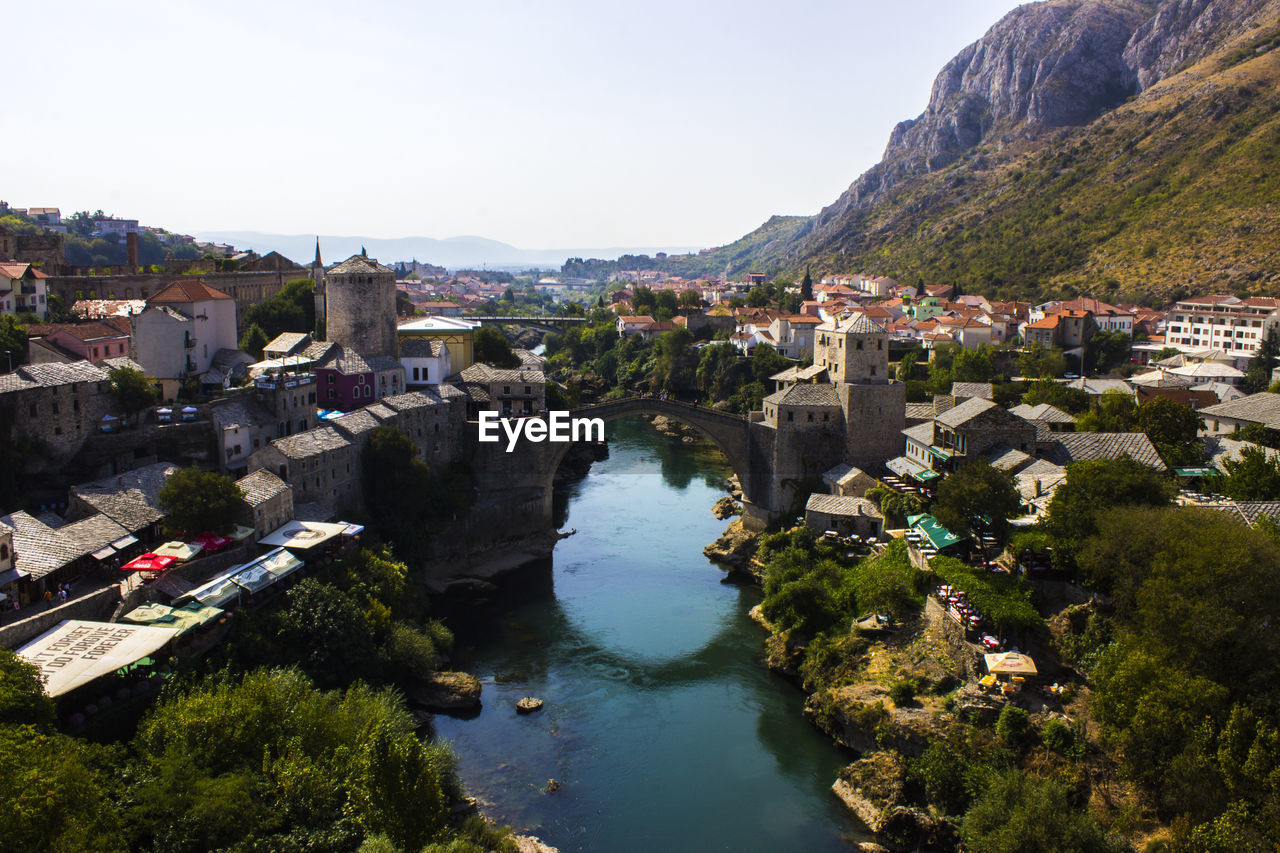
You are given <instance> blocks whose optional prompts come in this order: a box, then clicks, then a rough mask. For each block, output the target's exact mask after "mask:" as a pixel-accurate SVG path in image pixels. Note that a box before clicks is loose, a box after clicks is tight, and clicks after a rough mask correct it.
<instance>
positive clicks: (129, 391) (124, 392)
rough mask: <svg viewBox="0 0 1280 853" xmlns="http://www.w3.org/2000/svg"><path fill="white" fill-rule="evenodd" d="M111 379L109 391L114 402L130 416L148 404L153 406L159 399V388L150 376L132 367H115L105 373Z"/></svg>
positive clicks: (135, 414) (133, 415)
mask: <svg viewBox="0 0 1280 853" xmlns="http://www.w3.org/2000/svg"><path fill="white" fill-rule="evenodd" d="M107 376H108V378H109V379H110V380H111V391H112V393H114V394H115V397H116V402H117V403H119V404H120V408H121V409H122V410H123V411H124V413H125V414H127V415H129V416H130V417H135V416H137V414H138V413H139V412H141V411H143V410H144V409H146V408H147V407H148V406H154V405H155V404H156V403H157V402H159V400H160V390H159V389H158V388H156V386H155V383H153V382H152V381H151V377H150V376H148V375H147V374H145V373H143V372H142V371H141V370H137V369H136V368H132V367H115V368H112V369H111V370H110V371H108V373H107Z"/></svg>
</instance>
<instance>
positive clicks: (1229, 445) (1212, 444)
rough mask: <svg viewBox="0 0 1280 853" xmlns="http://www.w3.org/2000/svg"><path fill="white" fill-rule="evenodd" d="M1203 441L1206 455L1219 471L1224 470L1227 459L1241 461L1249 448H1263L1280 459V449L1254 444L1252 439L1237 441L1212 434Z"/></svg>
mask: <svg viewBox="0 0 1280 853" xmlns="http://www.w3.org/2000/svg"><path fill="white" fill-rule="evenodd" d="M1203 442H1204V450H1205V455H1207V456H1208V457H1209V462H1210V464H1212V465H1213V467H1215V468H1217V469H1218V470H1219V471H1221V470H1223V468H1222V463H1223V462H1225V461H1226V460H1228V459H1230V460H1231V461H1233V462H1239V461H1240V460H1241V459H1243V458H1244V451H1245V450H1246V449H1249V448H1252V449H1255V450H1261V451H1262V452H1263V454H1264V455H1266V457H1267V458H1268V459H1271V460H1272V461H1280V450H1275V449H1273V448H1270V447H1263V446H1262V445H1261V444H1254V443H1253V442H1252V441H1236V440H1235V439H1234V438H1226V437H1224V436H1211V437H1208V438H1205V439H1203Z"/></svg>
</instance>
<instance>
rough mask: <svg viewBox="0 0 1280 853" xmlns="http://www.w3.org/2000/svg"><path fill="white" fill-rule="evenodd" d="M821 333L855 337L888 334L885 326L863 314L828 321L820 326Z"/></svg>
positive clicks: (858, 313)
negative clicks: (850, 334) (836, 333)
mask: <svg viewBox="0 0 1280 853" xmlns="http://www.w3.org/2000/svg"><path fill="white" fill-rule="evenodd" d="M818 331H820V332H839V333H841V334H844V333H852V334H855V335H883V334H886V333H887V330H886V329H885V327H884V326H882V325H880V324H879V323H877V322H876V321H875V320H872V319H871V318H870V317H868V316H867V315H866V314H863V313H862V312H856V313H853V314H850V315H849V316H848V317H845V318H844V319H842V320H834V319H832V320H827V321H826V322H824V323H822V324H821V325H819V326H818Z"/></svg>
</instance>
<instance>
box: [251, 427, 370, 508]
mask: <svg viewBox="0 0 1280 853" xmlns="http://www.w3.org/2000/svg"><path fill="white" fill-rule="evenodd" d="M263 468H265V469H266V470H268V471H270V472H271V473H273V474H275V475H276V476H277V477H279V478H280V479H281V480H284V481H285V482H287V483H289V484H290V485H291V486H293V500H294V503H295V504H298V503H308V502H314V503H319V504H322V505H323V506H325V507H327V508H328V509H330V510H334V511H341V510H345V509H354V508H357V507H359V506H360V504H361V499H360V498H361V496H360V450H359V448H358V447H357V446H356V445H355V444H354V443H353V442H352V441H351V440H350V439H348V438H347V437H346V436H345V435H343V434H342V433H341V432H339V431H338V430H337V429H335V428H334V427H332V426H329V425H325V426H322V427H318V428H316V429H313V430H310V431H308V432H303V433H298V434H296V435H290V436H286V437H284V438H277V439H275V440H274V441H272V442H271V443H270V444H268V445H267V446H266V447H263V448H261V449H259V450H257V451H255V452H254V453H253V454H252V455H251V456H250V457H249V470H250V472H251V473H252V472H253V471H257V470H260V469H263Z"/></svg>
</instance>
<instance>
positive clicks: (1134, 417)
mask: <svg viewBox="0 0 1280 853" xmlns="http://www.w3.org/2000/svg"><path fill="white" fill-rule="evenodd" d="M1137 428H1138V404H1137V402H1136V401H1135V400H1134V399H1133V394H1131V393H1129V392H1127V391H1108V392H1107V393H1105V394H1103V395H1102V396H1101V397H1099V398H1098V400H1097V402H1096V403H1095V404H1094V407H1093V408H1092V409H1090V410H1089V411H1087V412H1084V413H1082V414H1079V415H1077V416H1076V429H1078V430H1080V431H1081V432H1135V431H1136V430H1137Z"/></svg>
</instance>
